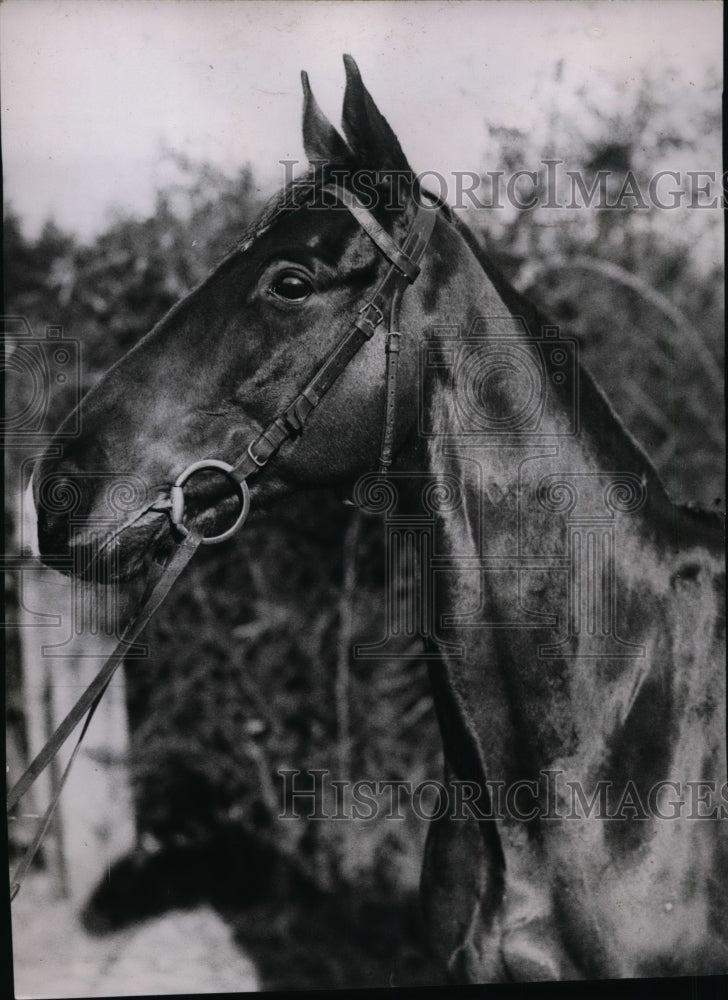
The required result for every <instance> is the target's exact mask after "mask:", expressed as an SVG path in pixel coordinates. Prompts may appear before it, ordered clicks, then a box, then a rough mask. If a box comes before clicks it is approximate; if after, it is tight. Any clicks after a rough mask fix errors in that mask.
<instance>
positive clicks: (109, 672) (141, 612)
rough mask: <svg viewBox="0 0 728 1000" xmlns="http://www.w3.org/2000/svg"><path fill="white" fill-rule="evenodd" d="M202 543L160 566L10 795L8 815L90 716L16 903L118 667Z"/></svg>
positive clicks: (15, 883) (21, 872)
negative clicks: (103, 658) (106, 653)
mask: <svg viewBox="0 0 728 1000" xmlns="http://www.w3.org/2000/svg"><path fill="white" fill-rule="evenodd" d="M201 541H202V539H201V537H200V535H198V534H196V533H194V532H190V533H189V534H188V535H187V537H186V538H184V539H183V541H182V542H181V543H180V544H179V545H178V546H177V548H176V549H175V550H174V552H173V554H172V556H171V558H170V559H169V560H168V561H167V563H166V564H165V565H164V566H159V565H158V566H157V571H156V572H155V573H154V574H153V576H152V578H151V579H150V581H149V583H148V585H147V587H146V589H145V593H144V595H143V597H142V598H141V600H140V602H139V605H138V607H137V610H136V613H135V614H134V617H133V618H132V619H131V621H130V622H129V623H128V625H127V626H126V628H125V629H124V631H123V633H122V636H121V639H120V640H119V642H118V643H117V645H116V648H115V649H114V651H113V652H112V654H111V656H109V658H108V660H107V661H106V663H104V665H103V667H102V668H101V670H100V671H99V672H98V674H97V675H96V677H95V678H94V680H93V681H92V682H91V683H90V684H89V686H88V687H87V688H86V690H85V691H84V693H83V694H82V695H81V697H80V698H79V699H78V701H77V702H76V704H75V705H74V706H73V708H72V709H71V711H70V712H69V713H68V715H67V716H66V717H65V719H64V720H63V722H62V723H61V724H60V726H59V727H58V729H56V731H55V733H54V734H53V736H52V737H51V738H50V739H49V740H48V742H47V743H46V745H45V746H44V747H43V749H42V750H41V751H40V753H39V754H38V755H37V756H36V757H35V759H34V760H33V761H32V763H31V764H30V765H29V766H28V767H27V768H26V770H25V771H24V772H23V774H22V775H21V777H20V778H19V780H18V781H16V783H15V784H14V785H13V787H12V788H11V790H10V792H9V793H8V797H7V809H8V812H9V811H10V810H11V809H12V808H13V807H14V806H15V805H16V804H17V802H18V801H19V799H21V798H22V796H23V795H25V793H26V792H27V791H28V789H29V788H30V786H31V785H32V784H33V782H34V781H35V779H36V778H37V777H38V775H39V774H42V773H43V771H44V770H45V769H46V767H47V766H48V765H49V764H50V762H51V761H52V760H53V758H54V757H55V755H56V754H57V753H58V751H59V750H60V749H61V747H62V746H63V744H64V743H65V742H66V740H67V739H68V737H69V736H70V735H71V733H72V732H73V731H74V729H75V728H76V726H77V725H78V723H79V722H80V721H81V719H82V718H83V716H84V715H85V714H86V713H88V715H87V716H86V721H85V722H84V725H83V728H82V730H81V734H80V736H79V738H78V741H77V742H76V746H75V747H74V749H73V753H72V754H71V757H70V759H69V761H68V763H67V764H66V767H65V770H64V772H63V775H62V776H61V780H60V782H59V784H58V788H57V789H56V791H55V793H54V795H53V798H52V799H51V803H50V805H49V806H48V808H47V809H46V812H45V814H44V816H43V820H42V821H41V823H40V824H39V825H38V830H37V831H36V834H35V837H34V838H33V841H32V842H31V844H30V845H29V846H28V848H27V849H26V852H25V855H24V856H23V858H22V859H21V861H20V864H19V865H18V867H17V869H16V871H15V873H14V874H13V878H12V880H11V896H10V898H11V899H14V898H15V896H16V895H17V894H18V890H19V889H20V884H21V882H22V880H23V878H24V876H25V874H26V872H27V871H28V869H29V868H30V865H31V863H32V861H33V857H34V856H35V854H36V852H37V850H38V848H39V847H40V843H41V840H42V839H43V836H44V835H45V832H46V830H47V829H48V825H49V823H50V821H51V818H52V816H53V813H54V811H55V808H56V805H57V803H58V799H59V797H60V794H61V792H62V791H63V786H64V785H65V783H66V778H67V777H68V773H69V771H70V770H71V766H72V765H73V762H74V761H75V759H76V756H77V754H78V751H79V748H80V746H81V741H82V740H83V738H84V736H85V734H86V730H87V729H88V726H89V723H90V722H91V719H92V718H93V714H94V712H95V711H96V706H97V705H98V703H99V702H100V701H101V698H102V697H103V694H104V692H105V691H106V689H107V687H108V686H109V684H110V682H111V679H112V677H113V676H114V674H115V673H116V670H117V667H118V666H119V665H120V664H121V663H122V662H123V660H124V657H125V656H126V654H127V652H128V650H129V646H130V645H131V644H132V643H133V642H134V641H135V640H136V639H137V638H138V637H139V635H140V633H141V632H142V630H143V629H144V628H145V627H146V626H147V625H148V624H149V621H150V619H151V618H152V616H153V615H154V614H155V612H156V611H157V610H158V608H159V606H160V605H161V603H162V602H163V601H164V599H165V597H167V595H168V594H169V592H170V590H171V589H172V585H173V584H174V582H175V580H176V579H177V577H178V576H179V575H180V573H181V572H182V570H183V569H184V568H185V566H186V565H187V563H188V562H189V561H190V559H191V558H192V556H193V555H194V554H195V552H196V551H197V547H198V546H199V544H200V542H201Z"/></svg>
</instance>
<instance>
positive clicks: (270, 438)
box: [170, 185, 438, 545]
mask: <svg viewBox="0 0 728 1000" xmlns="http://www.w3.org/2000/svg"><path fill="white" fill-rule="evenodd" d="M322 190H323V191H324V192H327V193H329V194H333V195H334V196H335V197H336V198H338V200H339V201H340V202H341V204H342V205H344V206H345V207H346V208H347V209H348V210H349V211H350V212H351V214H352V215H353V216H354V218H355V219H356V221H357V222H358V223H359V225H360V226H361V228H362V229H363V230H364V232H365V233H366V234H367V236H368V237H369V238H370V239H371V240H372V242H373V243H374V245H375V246H376V247H377V249H378V250H379V252H380V253H381V254H383V255H384V257H386V259H387V260H388V261H389V268H388V270H387V273H386V274H385V275H384V278H383V279H382V281H381V283H380V284H379V286H378V287H377V289H376V290H375V292H374V293H373V295H372V297H371V298H370V299H369V301H368V302H367V303H365V305H363V306H362V307H361V309H360V310H359V312H358V313H357V316H356V319H355V320H354V321H353V322H352V324H351V326H350V327H349V329H348V330H347V332H346V333H345V334H344V336H343V337H342V338H341V340H339V342H338V343H337V344H336V345H335V346H334V347H333V348H332V350H331V351H330V352H329V353H328V355H327V356H326V358H325V359H324V361H323V362H322V363H321V365H320V367H319V368H318V370H317V371H316V374H315V375H314V376H313V378H312V379H311V380H310V381H309V382H308V384H307V385H306V387H305V388H304V389H303V390H302V391H301V392H300V393H299V394H298V395H297V396H296V398H295V399H294V400H293V402H292V403H291V404H290V406H289V407H288V408H287V409H285V410H284V411H283V412H282V413H280V414H279V415H278V416H277V417H276V418H275V420H273V421H272V423H270V424H269V425H268V426H267V427H266V428H265V430H263V431H262V432H261V433H260V434H259V435H258V437H257V438H255V440H254V441H251V442H250V444H249V445H248V447H247V450H246V451H245V453H244V454H243V456H242V457H241V458H240V460H239V461H238V462H237V463H236V464H235V465H229V464H228V463H227V462H220V461H219V460H217V459H203V460H202V461H199V462H193V463H192V465H189V466H188V467H187V468H186V469H185V470H184V472H182V473H181V474H180V475H179V476H178V477H177V480H176V482H175V484H174V486H173V487H172V489H171V491H170V499H171V503H172V507H171V511H170V518H171V521H172V525H173V527H174V530H175V531H176V532H177V534H178V535H179V536H181V537H182V538H184V537H186V536H187V535H188V534H189V529H188V528H186V527H185V525H184V523H183V519H184V510H185V500H184V484H185V483H186V482H187V480H188V479H189V478H190V476H192V475H194V473H196V472H199V471H200V470H202V469H217V470H219V471H220V472H222V473H223V474H224V475H225V476H226V477H227V478H228V479H229V480H230V481H231V482H232V483H233V484H234V485H235V488H236V490H237V492H238V494H239V496H240V511H239V513H238V517H237V519H236V521H235V523H234V524H233V525H232V526H231V527H230V528H228V529H227V530H226V531H224V532H223V533H222V534H220V535H214V536H207V537H202V539H201V544H203V545H214V544H216V543H217V542H223V541H225V540H226V539H227V538H230V536H231V535H234V534H235V532H236V531H237V530H238V528H240V527H241V526H242V524H243V523H244V521H245V519H246V518H247V516H248V512H249V510H250V491H249V489H248V484H247V479H248V478H249V477H250V476H252V475H255V473H257V472H259V471H260V469H262V468H263V467H264V466H265V465H266V463H267V462H268V461H269V460H270V459H271V458H272V457H273V455H275V453H276V452H277V451H278V449H279V448H280V447H281V445H282V444H283V442H284V441H287V440H289V439H292V438H297V437H299V436H300V435H301V434H302V433H303V426H304V424H305V422H306V420H307V419H308V417H309V416H310V414H311V412H312V411H313V410H314V409H315V408H316V407H317V406H318V404H319V403H320V402H321V400H322V399H323V397H324V396H325V395H326V393H327V392H328V391H329V389H330V388H331V386H332V385H333V384H334V382H336V380H337V379H338V377H339V376H340V375H341V373H342V372H343V371H344V369H345V368H346V367H347V365H348V364H349V362H350V361H351V360H352V359H353V358H354V356H355V355H356V354H357V353H358V352H359V350H360V348H361V347H362V346H363V345H364V344H365V343H366V342H367V341H368V340H370V339H371V338H372V336H373V335H374V333H375V331H376V330H377V329H378V327H379V326H380V325H381V324H382V323H383V322H384V318H385V316H388V328H387V337H386V341H385V352H386V375H385V398H384V418H383V422H382V441H381V447H380V452H379V472H380V474H381V475H386V473H387V471H388V469H389V466H390V465H391V463H392V447H393V444H394V417H395V403H396V396H397V366H398V360H399V350H400V340H401V333H400V332H399V329H398V327H399V310H400V305H401V303H402V296H403V295H404V292H405V289H406V287H407V285H408V284H413V283H414V282H415V281H416V280H417V276H418V275H419V273H420V261H421V260H422V257H423V256H424V253H425V250H426V249H427V245H428V243H429V241H430V236H431V235H432V230H433V228H434V226H435V219H436V216H437V210H438V205H437V204H436V202H434V201H433V203H432V204H428V205H423V204H422V201H421V200H420V201H419V202H418V206H417V214H416V216H415V219H414V222H413V223H412V226H411V228H410V230H409V232H408V233H407V236H406V238H405V241H404V243H403V244H402V246H401V247H399V246H397V244H396V243H395V242H394V240H393V239H392V237H391V236H390V235H389V233H387V232H386V230H385V229H384V227H383V226H381V225H380V224H379V223H378V222H377V220H376V219H375V218H374V216H373V215H372V213H371V212H370V211H369V210H368V209H367V208H364V206H363V205H361V204H360V203H359V202H358V201H357V200H356V198H355V197H354V195H353V194H351V193H350V192H349V191H347V190H346V189H345V188H342V187H338V186H333V185H329V186H326V187H324V188H323V189H322ZM421 197H422V196H420V198H421Z"/></svg>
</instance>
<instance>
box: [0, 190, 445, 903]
mask: <svg viewBox="0 0 728 1000" xmlns="http://www.w3.org/2000/svg"><path fill="white" fill-rule="evenodd" d="M322 191H323V192H326V193H328V194H332V195H334V197H335V198H336V199H338V201H339V202H341V204H342V205H343V206H344V207H345V208H347V209H348V210H349V212H350V213H351V214H352V216H353V217H354V219H356V221H357V223H358V224H359V225H360V226H361V228H362V229H363V230H364V232H365V233H366V234H367V236H369V238H370V239H371V240H372V242H373V243H374V245H375V246H376V247H377V249H378V250H379V252H380V253H381V254H383V256H384V257H385V258H386V259H387V260H388V261H389V267H388V269H387V271H386V272H385V274H384V277H383V278H382V280H381V282H380V283H379V285H378V286H377V288H376V289H375V291H374V292H373V294H372V296H371V298H370V299H369V300H368V301H367V302H366V303H365V304H364V305H363V306H362V307H361V308H360V309H359V312H358V313H357V316H356V318H355V319H354V320H353V322H352V323H351V324H350V325H349V327H348V329H347V330H346V332H345V333H344V335H343V336H342V337H341V338H340V339H339V341H338V342H337V343H336V344H335V345H334V347H333V348H332V349H331V350H330V351H329V353H328V354H327V355H326V357H325V358H324V360H323V361H322V363H321V364H320V366H319V367H318V369H317V370H316V372H315V373H314V375H313V376H312V378H311V379H310V380H309V382H308V383H307V384H306V386H305V387H304V388H303V389H302V390H301V392H299V393H298V395H297V396H296V398H295V399H294V400H293V402H292V403H291V404H290V405H289V406H288V407H287V408H286V409H285V410H283V412H282V413H280V414H279V415H278V416H277V417H276V418H275V419H274V420H273V421H272V422H271V423H270V424H269V425H268V426H267V427H265V428H264V430H263V431H261V433H260V434H258V436H257V437H256V438H255V439H254V440H253V441H251V442H250V444H249V445H248V446H247V448H246V450H245V452H244V453H243V454H242V456H241V457H240V458H239V459H238V460H237V461H236V462H235V463H234V464H232V465H231V464H229V463H227V462H223V461H220V460H219V459H211V458H210V459H203V460H201V461H198V462H193V463H192V464H191V465H189V466H188V467H187V468H186V469H185V470H184V471H183V472H182V473H180V475H179V476H178V477H177V479H176V481H175V483H174V485H173V486H172V487H171V490H170V502H169V504H168V505H166V507H165V508H152V509H160V510H161V509H164V510H166V512H167V513H168V514H169V517H170V520H171V523H172V529H173V532H174V534H175V535H176V537H177V539H178V542H179V544H178V545H177V548H176V549H175V551H174V552H173V554H172V556H171V558H169V559H168V560H167V562H166V563H165V564H164V565H160V564H159V563H155V565H154V567H153V569H151V570H150V573H149V578H148V582H147V587H146V590H145V593H144V595H143V597H142V599H141V601H140V603H139V606H138V608H137V611H136V613H135V614H134V616H133V617H132V619H131V621H130V622H129V623H128V624H127V626H126V628H125V629H124V632H123V635H122V637H121V639H120V641H119V643H118V644H117V646H116V648H115V649H114V651H113V652H112V653H111V655H110V656H109V658H108V659H107V660H106V662H105V663H104V665H103V667H102V668H101V670H100V671H99V673H98V674H97V675H96V677H95V678H94V680H93V681H92V682H91V684H90V685H89V686H88V688H87V689H86V690H85V691H84V693H83V695H82V696H81V697H80V698H79V700H78V701H77V702H76V704H75V705H74V707H73V708H72V709H71V711H70V712H69V713H68V715H67V716H66V718H65V719H64V720H63V722H62V723H61V724H60V726H59V727H58V729H57V730H56V731H55V733H54V734H53V736H52V737H51V738H50V739H49V740H48V742H47V743H46V745H45V746H44V747H43V749H42V750H41V751H40V753H39V754H38V755H37V756H36V757H35V759H34V760H33V761H32V763H31V764H30V765H29V767H28V768H27V769H26V771H25V772H24V773H23V775H22V776H21V778H20V779H19V780H18V781H17V782H16V784H15V785H14V786H13V788H12V789H11V790H10V792H9V793H8V797H7V808H8V811H10V810H11V809H12V808H13V807H14V806H15V804H16V803H17V802H18V801H19V800H20V798H22V796H23V795H24V794H25V793H26V792H27V791H28V789H29V788H30V787H31V785H32V784H33V782H34V781H35V779H36V778H37V777H38V775H40V774H41V773H42V772H43V771H44V769H45V768H46V767H47V766H48V764H49V763H50V762H51V760H52V759H53V758H54V757H55V755H56V754H57V752H58V750H59V749H60V748H61V746H63V744H64V743H65V742H66V740H67V739H68V737H69V736H70V735H71V733H72V732H73V731H74V729H75V728H76V726H77V725H78V724H79V722H80V721H81V719H82V718H83V717H84V715H86V719H85V721H84V724H83V727H82V729H81V733H80V735H79V737H78V740H77V742H76V745H75V747H74V749H73V753H72V754H71V757H70V758H69V761H68V763H67V765H66V768H65V770H64V771H63V774H62V776H61V779H60V781H59V783H58V788H57V789H56V791H55V793H54V795H53V797H52V800H51V803H50V805H49V806H48V808H47V810H46V812H45V814H44V816H43V819H42V820H41V822H40V823H39V825H38V829H37V831H36V834H35V837H34V838H33V841H32V842H31V844H30V845H29V847H28V848H27V850H26V853H25V855H24V857H23V859H22V860H21V862H20V864H19V865H18V867H17V869H16V871H15V873H14V875H13V878H12V881H11V891H10V898H11V899H14V898H15V896H16V895H17V893H18V890H19V889H20V884H21V882H22V880H23V878H24V876H25V874H26V873H27V871H28V869H29V868H30V865H31V863H32V860H33V857H34V856H35V854H36V852H37V850H38V848H39V847H40V843H41V841H42V839H43V836H44V835H45V832H46V830H47V829H48V826H49V824H50V821H51V818H52V816H53V812H54V811H55V807H56V805H57V803H58V799H59V797H60V794H61V791H62V790H63V786H64V784H65V782H66V779H67V777H68V774H69V771H70V769H71V767H72V765H73V762H74V760H75V759H76V756H77V754H78V751H79V748H80V745H81V742H82V740H83V737H84V735H85V733H86V730H87V729H88V726H89V724H90V722H91V719H92V717H93V714H94V712H95V710H96V707H97V706H98V704H99V702H100V700H101V698H102V696H103V694H104V692H105V690H106V688H107V687H108V685H109V682H110V681H111V678H112V677H113V675H114V672H115V671H116V669H117V667H118V666H119V664H120V663H121V662H122V661H123V659H124V657H125V655H126V653H127V652H128V649H129V647H130V645H131V644H132V643H133V642H134V641H135V640H136V639H137V637H138V636H139V634H140V633H141V632H142V630H143V629H144V628H145V627H146V625H147V624H148V622H149V621H150V619H151V618H152V616H153V615H154V613H155V612H156V611H157V609H158V608H159V606H160V604H161V603H162V601H164V599H165V597H166V596H167V595H168V594H169V591H170V590H171V588H172V585H173V584H174V582H175V580H176V579H177V577H178V576H179V574H180V573H181V572H182V570H183V569H184V567H185V566H186V565H187V563H188V562H189V561H190V559H191V558H192V556H193V555H194V553H195V552H196V550H197V547H198V546H199V545H214V544H217V543H218V542H222V541H225V540H226V539H228V538H230V537H231V536H232V535H233V534H235V532H236V531H238V529H239V528H240V527H241V526H242V525H243V523H244V522H245V520H246V518H247V516H248V513H249V511H250V490H249V487H248V483H247V480H248V479H249V478H250V476H253V475H256V474H258V473H259V472H260V471H261V469H263V468H264V467H265V466H266V464H267V463H268V462H269V461H270V459H271V458H272V457H273V455H275V453H276V452H277V451H278V449H279V448H280V447H281V445H282V444H283V443H284V442H285V441H287V440H291V439H295V438H297V437H299V436H300V435H301V434H302V433H303V428H304V424H305V422H306V420H307V419H308V417H309V416H310V415H311V413H312V412H313V410H314V409H315V408H316V407H317V406H318V405H319V403H320V402H321V400H322V399H323V397H324V396H325V395H326V393H327V392H328V391H329V389H330V388H331V387H332V385H333V384H334V383H335V382H336V380H337V379H338V378H339V376H340V375H341V374H342V372H344V370H345V369H346V367H347V366H348V365H349V363H350V362H351V361H352V359H353V358H354V357H355V355H356V354H357V353H358V352H359V350H360V349H361V348H362V347H363V345H364V344H365V343H366V342H367V341H368V340H371V338H372V337H373V335H374V333H375V332H376V331H377V329H378V328H379V327H380V326H381V324H382V323H383V322H384V320H385V317H387V333H386V338H385V353H386V373H385V381H386V384H385V398H384V417H383V421H382V437H381V446H380V453H379V473H380V474H381V475H386V473H387V471H388V470H389V467H390V465H391V463H392V451H393V447H394V427H395V406H396V395H397V371H398V361H399V352H400V342H401V332H400V331H399V329H398V327H399V312H400V306H401V303H402V297H403V295H404V292H405V290H406V288H407V286H408V285H410V284H412V283H414V282H415V281H416V280H417V277H418V275H419V273H420V262H421V260H422V258H423V256H424V254H425V251H426V250H427V246H428V243H429V241H430V237H431V235H432V231H433V229H434V226H435V221H436V218H437V214H438V211H439V209H440V208H441V207H442V204H441V203H440V202H439V200H438V199H436V198H433V197H432V196H430V195H427V194H426V193H425V192H422V191H419V192H418V193H417V195H416V203H417V212H416V215H415V218H414V221H413V223H412V225H411V226H410V229H409V231H408V233H407V236H406V237H405V240H404V243H403V244H402V245H401V246H398V245H397V243H396V242H395V241H394V240H393V239H392V237H391V236H390V235H389V233H387V231H386V230H385V229H384V227H383V226H382V225H381V224H380V223H379V222H377V220H376V218H375V217H374V215H373V214H372V213H371V212H370V211H369V209H367V208H366V207H364V206H363V205H362V204H361V203H360V202H359V201H357V199H356V197H355V196H354V195H353V194H352V193H351V192H350V191H348V190H347V189H346V188H344V187H340V186H338V185H336V186H335V185H326V186H325V187H323V188H322ZM202 470H217V471H219V472H221V473H222V474H223V475H224V476H226V477H227V478H228V479H229V480H230V482H231V483H232V484H233V485H234V487H235V490H236V492H237V494H238V496H239V500H240V510H239V512H238V515H237V518H236V520H235V522H234V524H233V525H232V526H231V527H230V528H228V529H227V530H226V531H223V532H222V533H221V534H219V535H214V536H203V535H201V534H198V532H197V531H195V530H192V529H190V528H188V527H187V526H186V525H185V524H184V513H185V497H184V486H185V484H186V483H187V482H188V480H189V479H190V478H191V477H192V476H193V475H195V473H197V472H200V471H202Z"/></svg>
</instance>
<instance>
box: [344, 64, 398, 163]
mask: <svg viewBox="0 0 728 1000" xmlns="http://www.w3.org/2000/svg"><path fill="white" fill-rule="evenodd" d="M344 66H345V68H346V91H345V93H344V113H343V118H342V126H343V129H344V135H345V136H346V138H347V140H348V142H349V145H350V146H351V148H352V150H353V151H354V154H355V156H356V158H357V161H358V166H360V167H362V168H370V169H372V170H395V171H407V172H410V173H411V168H410V165H409V163H408V162H407V157H406V156H405V155H404V153H403V152H402V147H401V146H400V144H399V140H398V139H397V136H396V135H395V134H394V132H393V131H392V129H391V127H390V125H389V123H388V122H387V119H386V118H385V117H384V115H383V114H382V113H381V111H380V110H379V108H378V107H377V106H376V104H375V103H374V101H373V100H372V97H371V94H370V93H369V91H368V90H367V89H366V87H365V86H364V84H363V83H362V79H361V74H360V73H359V67H358V66H357V64H356V63H355V62H354V60H353V59H352V58H351V56H348V55H347V56H344Z"/></svg>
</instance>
